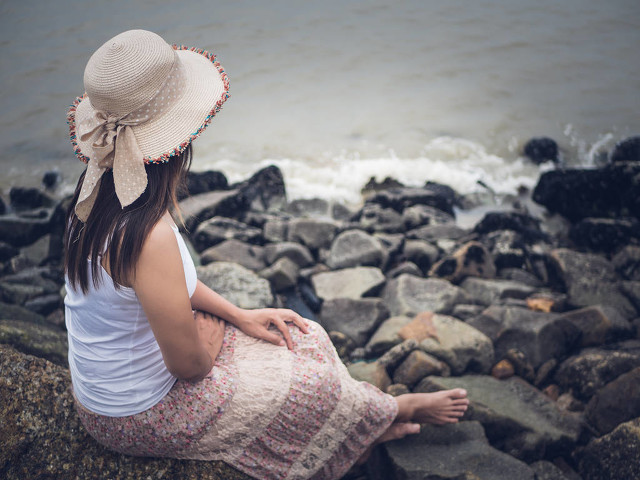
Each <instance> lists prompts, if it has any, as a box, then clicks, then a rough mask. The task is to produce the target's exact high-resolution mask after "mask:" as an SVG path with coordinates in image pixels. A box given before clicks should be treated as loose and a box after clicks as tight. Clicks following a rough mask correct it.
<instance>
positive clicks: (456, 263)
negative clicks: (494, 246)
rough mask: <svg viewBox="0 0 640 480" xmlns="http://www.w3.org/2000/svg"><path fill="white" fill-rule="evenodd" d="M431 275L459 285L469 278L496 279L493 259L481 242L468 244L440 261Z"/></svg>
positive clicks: (430, 272)
mask: <svg viewBox="0 0 640 480" xmlns="http://www.w3.org/2000/svg"><path fill="white" fill-rule="evenodd" d="M429 275H431V276H434V277H439V278H442V279H445V280H448V281H450V282H454V283H457V282H459V281H461V280H463V279H464V278H466V277H468V276H474V277H482V278H494V277H495V276H496V267H495V265H494V263H493V257H492V256H491V254H490V253H489V251H488V250H487V249H486V247H485V246H484V245H482V244H481V243H479V242H468V243H465V244H464V245H463V246H461V247H460V248H459V249H457V250H456V251H455V252H453V254H451V255H449V256H447V257H445V258H443V259H441V260H440V261H438V262H437V263H436V264H435V265H434V266H433V267H432V268H431V270H430V271H429Z"/></svg>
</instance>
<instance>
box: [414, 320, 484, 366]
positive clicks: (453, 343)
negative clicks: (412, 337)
mask: <svg viewBox="0 0 640 480" xmlns="http://www.w3.org/2000/svg"><path fill="white" fill-rule="evenodd" d="M431 323H432V324H433V328H434V329H435V336H434V337H429V338H426V339H424V340H422V342H421V343H420V348H421V349H422V350H424V351H425V352H427V353H429V354H431V355H433V356H435V357H438V358H439V359H440V360H443V361H444V362H446V363H447V364H448V365H449V367H451V372H452V373H453V374H454V375H460V374H462V373H463V372H465V371H471V372H475V373H488V372H489V370H490V369H491V366H492V365H493V359H494V351H493V345H492V344H491V340H490V339H489V338H488V337H487V336H486V335H484V334H483V333H482V332H480V331H478V330H476V329H475V328H473V327H472V326H470V325H468V324H466V323H465V322H461V321H460V320H457V319H455V318H453V317H449V316H446V315H434V316H433V317H432V319H431Z"/></svg>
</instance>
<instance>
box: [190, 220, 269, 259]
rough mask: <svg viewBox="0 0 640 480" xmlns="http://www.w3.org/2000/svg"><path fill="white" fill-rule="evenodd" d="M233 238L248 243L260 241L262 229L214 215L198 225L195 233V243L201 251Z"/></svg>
mask: <svg viewBox="0 0 640 480" xmlns="http://www.w3.org/2000/svg"><path fill="white" fill-rule="evenodd" d="M232 238H235V239H236V240H240V241H241V242H246V243H258V242H259V241H260V239H261V238H262V230H260V229H258V228H254V227H250V226H249V225H247V224H245V223H242V222H239V221H237V220H234V219H232V218H224V217H213V218H210V219H209V220H205V221H204V222H202V223H201V224H200V225H198V228H197V229H196V231H195V233H194V234H193V245H194V246H195V247H196V249H197V250H198V251H199V252H201V251H203V250H206V249H207V248H209V247H212V246H214V245H217V244H219V243H221V242H224V241H225V240H230V239H232Z"/></svg>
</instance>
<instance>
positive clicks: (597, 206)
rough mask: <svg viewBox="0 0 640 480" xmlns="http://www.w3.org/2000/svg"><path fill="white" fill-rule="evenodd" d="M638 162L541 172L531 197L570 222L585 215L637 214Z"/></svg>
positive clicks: (639, 204) (639, 193)
mask: <svg viewBox="0 0 640 480" xmlns="http://www.w3.org/2000/svg"><path fill="white" fill-rule="evenodd" d="M639 173H640V162H620V163H613V164H610V165H607V166H605V167H603V168H600V169H597V170H593V169H567V170H553V171H549V172H545V173H543V174H542V175H541V176H540V179H539V180H538V184H537V185H536V188H535V190H534V191H533V200H534V201H536V202H537V203H539V204H541V205H544V206H545V207H546V208H547V210H549V211H550V212H551V213H559V214H561V215H563V216H564V217H566V218H568V219H569V220H571V221H572V222H576V221H578V220H581V219H583V218H587V217H598V218H619V217H629V216H635V217H638V216H639V215H640V213H639V212H640V180H639V178H640V177H639V176H638V174H639Z"/></svg>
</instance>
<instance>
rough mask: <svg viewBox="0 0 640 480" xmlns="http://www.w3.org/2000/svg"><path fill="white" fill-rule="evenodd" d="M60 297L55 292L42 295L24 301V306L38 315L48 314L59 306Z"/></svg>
mask: <svg viewBox="0 0 640 480" xmlns="http://www.w3.org/2000/svg"><path fill="white" fill-rule="evenodd" d="M61 303H62V298H60V295H58V294H57V293H52V294H49V295H44V296H42V297H36V298H33V299H31V300H28V301H26V302H25V303H24V308H26V309H27V310H31V311H32V312H36V313H39V314H40V315H49V314H50V313H51V312H53V311H54V310H56V309H57V308H59V307H60V305H61Z"/></svg>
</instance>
